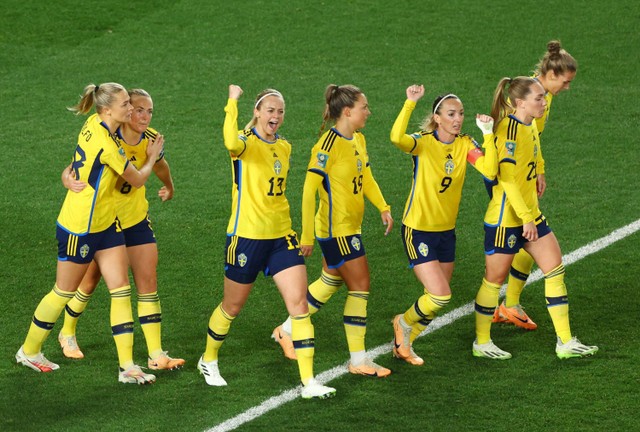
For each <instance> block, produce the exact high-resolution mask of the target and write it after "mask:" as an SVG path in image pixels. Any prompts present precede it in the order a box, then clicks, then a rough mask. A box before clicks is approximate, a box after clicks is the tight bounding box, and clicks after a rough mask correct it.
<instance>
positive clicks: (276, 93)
mask: <svg viewBox="0 0 640 432" xmlns="http://www.w3.org/2000/svg"><path fill="white" fill-rule="evenodd" d="M267 96H280V98H281V99H284V98H283V97H282V95H281V94H280V92H271V93H267V94H265V95H264V96H262V97H261V98H260V99H258V101H257V102H256V105H255V106H254V108H255V109H258V105H260V102H262V99H264V98H266V97H267Z"/></svg>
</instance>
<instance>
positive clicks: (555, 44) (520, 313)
mask: <svg viewBox="0 0 640 432" xmlns="http://www.w3.org/2000/svg"><path fill="white" fill-rule="evenodd" d="M577 70H578V63H577V62H576V60H575V59H574V58H573V57H572V56H571V54H569V53H568V52H567V51H565V50H564V49H562V46H561V45H560V42H559V41H557V40H552V41H550V42H549V43H548V44H547V52H546V53H545V54H544V56H543V57H542V59H541V60H540V61H539V62H538V65H537V66H536V69H535V72H534V78H535V79H536V80H538V82H539V83H540V84H542V87H543V88H544V91H545V95H544V98H545V100H546V102H547V106H546V107H545V111H544V114H543V115H542V117H540V118H537V119H535V123H536V126H537V127H538V133H540V134H542V131H543V130H544V128H545V125H546V123H547V120H548V119H549V111H550V109H551V102H552V101H553V97H554V96H556V95H557V94H559V93H560V92H562V91H564V90H569V86H570V85H571V82H572V81H573V79H574V78H575V76H576V72H577ZM538 144H539V143H538ZM538 152H539V153H540V162H539V163H538V164H537V166H536V171H537V174H538V178H537V179H536V183H537V189H538V197H542V195H543V194H544V191H545V188H546V181H545V169H544V168H545V165H544V159H543V158H542V150H541V149H540V147H538ZM532 268H533V258H532V257H531V255H529V254H528V253H527V251H526V250H524V249H520V251H519V252H518V253H517V254H516V256H515V257H514V259H513V263H512V264H511V270H510V272H509V280H508V284H507V294H506V296H505V299H504V301H503V302H502V303H501V304H500V306H499V307H498V308H497V309H496V311H495V314H494V316H493V322H502V323H506V324H513V325H516V326H518V327H521V328H523V329H526V330H535V329H536V328H538V325H537V324H536V323H535V322H534V321H533V320H532V319H531V318H530V317H529V316H528V315H527V313H526V312H525V311H524V310H523V308H522V306H521V305H520V294H521V293H522V290H523V289H524V285H525V284H526V282H527V278H528V277H529V274H530V273H531V269H532Z"/></svg>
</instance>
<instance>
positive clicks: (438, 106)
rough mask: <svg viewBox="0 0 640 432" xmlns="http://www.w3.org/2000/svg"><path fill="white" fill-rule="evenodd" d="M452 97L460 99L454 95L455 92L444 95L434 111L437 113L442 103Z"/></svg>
mask: <svg viewBox="0 0 640 432" xmlns="http://www.w3.org/2000/svg"><path fill="white" fill-rule="evenodd" d="M450 98H456V99H458V100H459V99H460V98H459V97H458V96H456V95H454V94H453V93H449V94H448V95H446V96H443V97H442V99H440V100H439V101H438V103H437V104H436V106H435V107H434V108H433V113H434V114H436V113H437V112H438V108H440V104H441V103H442V102H443V101H444V100H445V99H450Z"/></svg>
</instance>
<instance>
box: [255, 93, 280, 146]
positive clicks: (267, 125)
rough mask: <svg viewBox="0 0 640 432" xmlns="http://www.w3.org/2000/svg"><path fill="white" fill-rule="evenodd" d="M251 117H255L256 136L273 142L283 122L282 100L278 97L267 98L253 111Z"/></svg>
mask: <svg viewBox="0 0 640 432" xmlns="http://www.w3.org/2000/svg"><path fill="white" fill-rule="evenodd" d="M253 115H254V116H255V117H256V126H255V127H256V129H257V131H258V134H259V135H260V136H261V137H263V138H265V139H269V140H274V139H275V137H276V132H277V131H278V128H280V125H281V124H282V123H283V121H284V100H283V99H282V98H281V97H279V96H278V95H271V96H267V97H265V98H264V99H263V100H262V101H260V105H259V106H258V108H256V109H254V110H253Z"/></svg>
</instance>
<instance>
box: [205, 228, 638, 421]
mask: <svg viewBox="0 0 640 432" xmlns="http://www.w3.org/2000/svg"><path fill="white" fill-rule="evenodd" d="M639 230H640V219H638V220H636V221H635V222H632V223H630V224H629V225H627V226H624V227H622V228H619V229H617V230H615V231H613V232H612V233H610V234H609V235H607V236H605V237H602V238H599V239H597V240H595V241H592V242H591V243H589V244H587V245H586V246H583V247H581V248H578V249H576V250H575V251H573V252H571V253H569V254H567V255H565V256H563V257H562V261H563V262H564V265H565V266H568V265H570V264H573V263H575V262H577V261H580V260H581V259H583V258H585V257H587V256H589V255H591V254H594V253H596V252H599V251H601V250H602V249H604V248H606V247H607V246H610V245H612V244H613V243H615V242H617V241H619V240H622V239H623V238H625V237H627V236H630V235H632V234H634V233H635V232H636V231H639ZM542 277H543V276H542V272H541V271H540V270H539V269H538V270H536V271H534V272H533V273H531V276H530V277H529V279H528V280H527V284H529V283H533V282H536V281H538V280H540V279H542ZM505 288H506V285H505V286H503V287H502V290H501V291H500V295H501V296H503V295H504V292H505ZM473 310H474V302H473V301H471V302H469V303H467V304H466V305H463V306H460V307H458V308H456V309H454V310H452V311H451V312H447V313H446V314H444V315H442V316H439V317H437V318H436V319H434V320H433V321H432V322H431V324H429V327H427V328H426V330H425V331H424V332H422V333H421V334H420V336H418V337H422V336H424V335H427V334H429V333H433V332H434V331H436V330H438V329H441V328H442V327H445V326H448V325H449V324H451V323H453V322H455V321H456V320H458V319H460V318H462V317H464V316H467V315H470V314H471V313H473ZM391 349H392V346H391V344H390V343H386V344H383V345H380V346H378V347H376V348H374V349H372V350H369V351H367V353H368V354H369V356H370V357H371V358H372V359H375V358H376V357H378V356H380V355H383V354H388V353H390V352H391ZM347 373H348V371H347V362H345V363H343V364H341V365H339V366H336V367H334V368H332V369H329V370H327V371H325V372H322V373H321V374H319V375H317V376H316V379H317V380H318V381H319V382H320V383H322V384H326V383H328V382H330V381H333V380H335V379H337V378H340V377H341V376H342V375H345V374H347ZM300 388H301V387H300V386H298V387H295V388H293V389H290V390H286V391H284V392H282V393H281V394H279V395H278V396H273V397H271V398H269V399H267V400H266V401H264V402H262V403H261V404H260V405H257V406H255V407H253V408H249V409H248V410H246V411H245V412H243V413H241V414H238V415H237V416H235V417H233V418H230V419H229V420H226V421H224V422H222V423H220V424H218V425H217V426H214V427H212V428H210V429H207V430H206V431H205V432H226V431H231V430H234V429H236V428H238V427H240V426H242V425H243V424H245V423H248V422H250V421H251V420H253V419H256V418H258V417H260V416H262V415H263V414H266V413H267V412H269V411H271V410H272V409H275V408H278V407H279V406H281V405H284V404H286V403H287V402H291V401H292V400H294V399H296V398H298V397H300Z"/></svg>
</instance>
